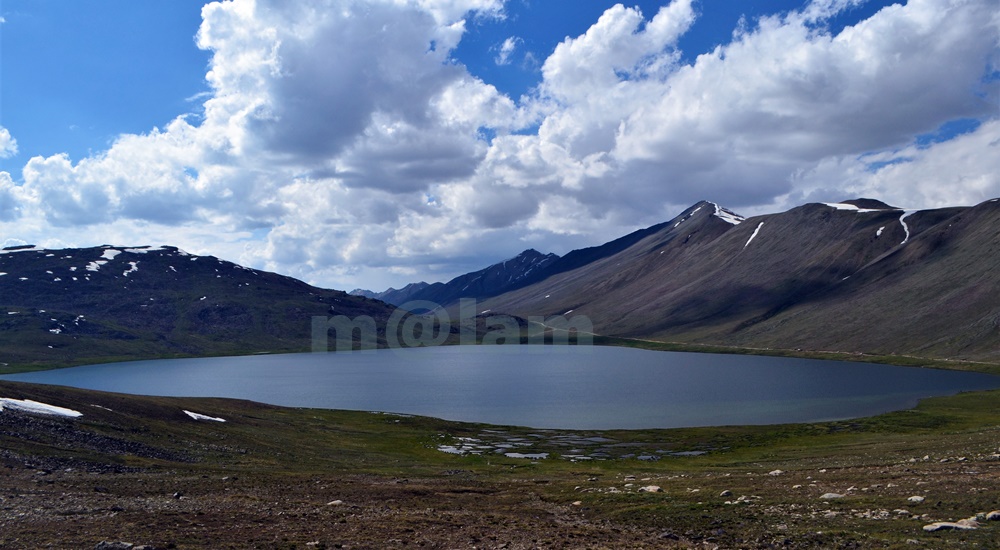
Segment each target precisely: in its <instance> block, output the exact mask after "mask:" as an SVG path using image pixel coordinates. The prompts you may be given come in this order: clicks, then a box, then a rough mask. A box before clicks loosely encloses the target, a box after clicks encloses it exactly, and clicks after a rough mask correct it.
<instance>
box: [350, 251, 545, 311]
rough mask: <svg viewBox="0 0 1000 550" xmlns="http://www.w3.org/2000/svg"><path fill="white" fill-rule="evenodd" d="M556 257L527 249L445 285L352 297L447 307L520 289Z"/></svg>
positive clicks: (362, 292) (421, 285)
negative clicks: (462, 301)
mask: <svg viewBox="0 0 1000 550" xmlns="http://www.w3.org/2000/svg"><path fill="white" fill-rule="evenodd" d="M558 259H559V256H557V255H555V254H542V253H541V252H538V251H537V250H535V249H531V248H529V249H528V250H525V251H524V252H521V253H520V254H518V255H517V256H515V257H513V258H510V259H508V260H504V261H502V262H499V263H496V264H493V265H491V266H489V267H487V268H485V269H480V270H479V271H474V272H472V273H466V274H465V275H459V276H458V277H455V278H454V279H452V280H450V281H448V282H447V283H434V284H430V285H429V284H427V283H413V284H409V285H406V286H405V287H403V288H402V289H401V290H396V289H393V288H390V289H389V290H386V291H385V292H371V291H367V290H361V289H358V290H354V291H352V292H351V294H355V295H360V296H367V297H370V298H377V299H379V300H382V301H385V302H388V303H390V304H394V305H403V304H404V303H406V302H410V301H414V300H425V301H428V302H433V303H435V304H438V305H442V306H447V305H450V304H453V303H455V302H457V301H458V300H459V299H460V298H488V297H490V296H496V295H498V294H501V293H503V292H506V291H508V290H513V289H515V288H520V287H522V286H524V285H525V284H527V283H528V282H530V281H532V280H536V279H535V274H536V273H544V272H545V270H546V268H547V267H548V266H549V265H551V264H552V263H553V262H555V261H557V260H558Z"/></svg>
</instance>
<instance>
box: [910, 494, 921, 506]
mask: <svg viewBox="0 0 1000 550" xmlns="http://www.w3.org/2000/svg"><path fill="white" fill-rule="evenodd" d="M906 500H908V501H909V502H912V503H915V504H917V503H921V502H923V501H924V497H922V496H920V495H913V496H912V497H910V498H908V499H906Z"/></svg>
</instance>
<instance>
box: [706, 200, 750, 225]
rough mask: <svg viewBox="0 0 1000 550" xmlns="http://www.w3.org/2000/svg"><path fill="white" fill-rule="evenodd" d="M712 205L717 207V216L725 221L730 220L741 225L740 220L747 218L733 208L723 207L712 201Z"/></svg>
mask: <svg viewBox="0 0 1000 550" xmlns="http://www.w3.org/2000/svg"><path fill="white" fill-rule="evenodd" d="M712 206H714V207H715V217H717V218H720V219H722V221H724V222H729V223H731V224H733V225H739V224H740V222H742V221H743V220H745V219H746V218H744V217H743V216H740V215H739V214H737V213H735V212H733V211H732V210H728V209H726V208H723V207H721V206H719V205H718V204H715V203H714V202H713V203H712Z"/></svg>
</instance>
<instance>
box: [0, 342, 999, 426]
mask: <svg viewBox="0 0 1000 550" xmlns="http://www.w3.org/2000/svg"><path fill="white" fill-rule="evenodd" d="M0 379H5V380H16V381H24V382H37V383H43V384H58V385H65V386H74V387H78V388H87V389H95V390H104V391H113V392H122V393H132V394H145V395H162V396H185V397H233V398H240V399H250V400H253V401H260V402H264V403H270V404H274V405H283V406H290V407H316V408H326V409H351V410H364V411H383V412H393V413H403V414H416V415H425V416H433V417H437V418H444V419H449V420H460V421H466V422H485V423H490V424H500V425H519V426H530V427H534V428H563V429H614V428H624V429H643V428H678V427H691V426H719V425H731V424H777V423H790V422H816V421H824V420H837V419H845V418H857V417H862V416H870V415H874V414H880V413H883V412H888V411H893V410H900V409H906V408H910V407H912V406H914V405H915V404H916V403H917V401H918V400H919V399H921V398H924V397H931V396H940V395H950V394H954V393H957V392H960V391H970V390H985V389H994V388H1000V377H996V376H990V375H985V374H978V373H966V372H955V371H945V370H936V369H919V368H907V367H894V366H888V365H876V364H866V363H853V362H838V361H819V360H809V359H794V358H779V357H762V356H747V355H716V354H704V353H677V352H659V351H646V350H639V349H631V348H619V347H604V346H580V347H577V346H444V347H432V348H421V349H405V350H378V351H368V352H354V353H323V354H313V353H306V354H288V355H255V356H247V357H214V358H204V359H170V360H159V361H136V362H129V363H113V364H105V365H88V366H82V367H73V368H68V369H59V370H51V371H43V372H34V373H23V374H13V375H6V376H2V377H0Z"/></svg>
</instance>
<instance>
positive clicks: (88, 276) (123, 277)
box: [0, 246, 393, 369]
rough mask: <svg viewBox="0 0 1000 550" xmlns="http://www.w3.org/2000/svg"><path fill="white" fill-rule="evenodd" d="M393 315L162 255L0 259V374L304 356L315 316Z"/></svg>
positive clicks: (289, 281) (14, 255) (370, 304)
mask: <svg viewBox="0 0 1000 550" xmlns="http://www.w3.org/2000/svg"><path fill="white" fill-rule="evenodd" d="M392 311H393V308H391V307H390V306H388V305H387V304H385V303H383V302H380V301H377V300H369V299H367V298H362V297H357V296H350V295H348V294H347V293H345V292H340V291H336V290H325V289H321V288H316V287H313V286H310V285H308V284H306V283H304V282H302V281H299V280H296V279H293V278H291V277H285V276H283V275H278V274H275V273H269V272H265V271H259V270H256V269H249V268H246V267H243V266H240V265H237V264H234V263H231V262H227V261H224V260H220V259H218V258H215V257H213V256H196V255H192V254H188V253H187V252H185V251H183V250H180V249H178V248H175V247H170V246H164V247H132V248H129V247H114V246H100V247H94V248H75V249H63V250H46V249H41V248H36V247H32V246H23V247H11V248H5V249H3V250H0V369H2V368H3V367H5V366H15V365H16V366H19V367H22V368H23V367H31V366H61V365H71V364H81V363H94V362H105V361H116V360H126V359H148V358H160V357H186V356H202V355H229V354H246V353H257V352H291V351H309V349H310V342H311V335H312V333H311V330H312V329H311V318H312V316H314V315H315V316H321V315H326V316H331V315H346V316H348V317H351V318H354V317H356V316H358V315H369V316H371V317H372V318H374V319H375V320H376V322H377V323H379V325H380V326H384V324H385V321H386V319H388V317H389V315H390V314H391V313H392Z"/></svg>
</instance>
